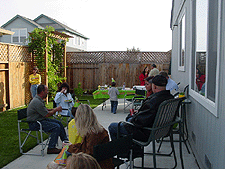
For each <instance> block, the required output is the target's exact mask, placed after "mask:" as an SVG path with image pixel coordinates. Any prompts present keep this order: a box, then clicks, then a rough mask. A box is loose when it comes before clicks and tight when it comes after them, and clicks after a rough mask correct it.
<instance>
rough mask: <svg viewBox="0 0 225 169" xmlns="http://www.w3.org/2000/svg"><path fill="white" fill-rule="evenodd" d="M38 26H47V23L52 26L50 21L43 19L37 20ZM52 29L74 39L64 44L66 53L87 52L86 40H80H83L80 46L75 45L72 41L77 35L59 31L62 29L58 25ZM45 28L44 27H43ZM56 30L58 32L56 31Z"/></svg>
mask: <svg viewBox="0 0 225 169" xmlns="http://www.w3.org/2000/svg"><path fill="white" fill-rule="evenodd" d="M36 22H37V23H38V24H44V23H45V24H49V23H51V24H54V23H53V22H52V21H51V20H48V19H46V18H45V17H41V18H39V19H38V20H37V21H36ZM52 26H53V27H54V28H55V30H56V31H59V32H64V33H66V34H67V35H70V36H73V37H74V38H69V41H68V42H67V43H66V45H67V47H69V48H68V49H67V51H68V52H74V51H79V50H81V51H86V50H87V40H85V39H84V38H82V39H83V40H82V41H83V43H81V45H78V44H76V43H75V42H74V41H75V39H76V38H75V37H78V36H77V35H75V34H72V33H70V32H68V31H65V30H60V29H62V27H61V26H60V25H58V24H54V25H52ZM44 27H45V26H44ZM57 29H58V30H57Z"/></svg>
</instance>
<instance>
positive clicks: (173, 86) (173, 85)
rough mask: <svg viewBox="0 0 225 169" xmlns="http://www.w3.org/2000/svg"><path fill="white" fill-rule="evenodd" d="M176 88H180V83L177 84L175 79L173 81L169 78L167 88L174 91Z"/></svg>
mask: <svg viewBox="0 0 225 169" xmlns="http://www.w3.org/2000/svg"><path fill="white" fill-rule="evenodd" d="M174 89H175V90H178V89H179V87H178V85H177V83H176V82H175V81H173V80H172V79H170V78H169V79H168V82H167V85H166V90H170V91H172V90H174Z"/></svg>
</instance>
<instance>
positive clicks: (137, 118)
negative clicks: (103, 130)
mask: <svg viewBox="0 0 225 169" xmlns="http://www.w3.org/2000/svg"><path fill="white" fill-rule="evenodd" d="M166 84H167V79H166V78H165V77H164V76H162V75H157V76H155V77H154V78H153V79H152V90H153V93H154V94H152V95H151V96H149V97H148V98H146V99H145V100H144V101H143V104H142V106H141V107H140V109H139V110H138V111H137V112H136V113H135V114H133V115H132V116H130V115H128V117H127V121H129V122H131V123H133V124H134V125H135V126H136V127H133V126H131V125H129V124H126V123H122V124H121V125H120V132H121V134H124V135H127V134H133V137H134V139H137V140H140V141H146V140H147V139H148V137H149V135H150V132H149V131H147V130H143V129H141V128H139V127H152V125H153V123H154V120H155V116H156V113H157V111H158V108H159V105H160V104H161V103H162V102H163V101H165V100H168V99H173V96H172V95H171V94H170V91H168V90H166ZM117 128H118V123H111V124H110V126H109V128H108V129H109V133H110V136H111V139H112V140H115V139H116V138H117Z"/></svg>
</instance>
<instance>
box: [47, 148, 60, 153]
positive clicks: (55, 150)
mask: <svg viewBox="0 0 225 169" xmlns="http://www.w3.org/2000/svg"><path fill="white" fill-rule="evenodd" d="M61 150H62V149H58V148H48V149H47V154H59V153H60V152H61Z"/></svg>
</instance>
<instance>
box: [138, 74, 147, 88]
mask: <svg viewBox="0 0 225 169" xmlns="http://www.w3.org/2000/svg"><path fill="white" fill-rule="evenodd" d="M147 77H148V75H143V73H142V74H141V75H140V76H139V79H140V81H141V84H140V85H141V86H144V85H145V79H146V78H147Z"/></svg>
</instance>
